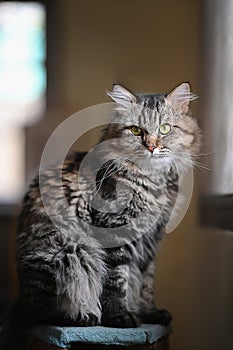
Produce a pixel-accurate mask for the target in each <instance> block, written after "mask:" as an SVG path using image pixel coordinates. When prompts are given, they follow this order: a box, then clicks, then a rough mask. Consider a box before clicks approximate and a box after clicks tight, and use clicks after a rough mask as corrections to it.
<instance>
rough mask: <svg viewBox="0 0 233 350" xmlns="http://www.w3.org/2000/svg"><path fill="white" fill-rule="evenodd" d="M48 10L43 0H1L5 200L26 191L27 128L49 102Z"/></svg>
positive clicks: (0, 130)
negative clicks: (46, 65)
mask: <svg viewBox="0 0 233 350" xmlns="http://www.w3.org/2000/svg"><path fill="white" fill-rule="evenodd" d="M45 16H46V14H45V7H44V6H43V5H42V4H41V3H38V2H22V1H20V2H10V1H8V2H7V1H3V2H1V3H0V164H1V171H0V203H8V204H10V203H15V202H17V201H18V200H19V199H20V197H21V195H22V193H23V191H24V177H25V176H24V154H25V145H24V144H25V140H24V138H25V135H24V130H23V128H24V127H25V126H27V125H30V124H32V123H34V122H35V121H37V120H38V119H39V118H40V117H41V116H42V115H43V112H44V108H45V90H46V69H45V64H44V62H45V56H46V52H45V51H46V45H45Z"/></svg>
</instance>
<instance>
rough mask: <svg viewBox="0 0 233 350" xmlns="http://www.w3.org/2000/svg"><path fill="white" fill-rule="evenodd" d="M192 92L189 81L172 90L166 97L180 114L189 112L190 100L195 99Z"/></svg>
mask: <svg viewBox="0 0 233 350" xmlns="http://www.w3.org/2000/svg"><path fill="white" fill-rule="evenodd" d="M192 96H194V95H193V94H192V93H191V92H190V85H189V83H182V84H180V85H178V86H177V87H176V88H175V89H174V90H172V91H171V92H170V93H169V94H168V95H167V97H166V99H167V102H168V103H169V104H170V105H171V106H172V107H173V108H174V109H175V110H176V111H177V112H178V113H180V114H187V113H188V110H189V102H190V101H191V100H193V99H194V97H192Z"/></svg>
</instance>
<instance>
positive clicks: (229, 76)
mask: <svg viewBox="0 0 233 350" xmlns="http://www.w3.org/2000/svg"><path fill="white" fill-rule="evenodd" d="M204 28H205V38H204V45H203V49H204V56H205V66H204V75H205V81H204V89H203V92H204V93H203V95H204V96H203V97H204V98H203V100H205V103H204V109H203V114H204V115H203V117H204V120H205V123H204V141H205V144H206V152H209V151H212V152H213V155H212V157H211V163H212V165H211V167H212V171H211V173H210V178H211V181H209V183H208V185H207V184H206V186H205V187H206V188H207V196H206V198H205V199H204V211H203V213H204V214H203V216H204V218H203V219H204V222H207V223H209V224H211V225H214V226H219V227H223V228H226V229H233V220H232V210H233V0H224V1H222V0H206V1H205V17H204Z"/></svg>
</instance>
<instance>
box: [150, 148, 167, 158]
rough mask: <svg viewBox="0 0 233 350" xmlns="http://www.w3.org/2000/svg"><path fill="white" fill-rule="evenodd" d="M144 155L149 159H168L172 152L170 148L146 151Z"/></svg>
mask: <svg viewBox="0 0 233 350" xmlns="http://www.w3.org/2000/svg"><path fill="white" fill-rule="evenodd" d="M144 154H145V155H146V156H147V157H148V158H149V157H150V158H167V157H169V155H170V151H169V149H168V148H165V147H164V148H162V149H159V148H154V149H153V150H152V151H151V150H147V149H146V150H145V152H144Z"/></svg>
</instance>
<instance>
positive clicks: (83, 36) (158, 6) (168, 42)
mask: <svg viewBox="0 0 233 350" xmlns="http://www.w3.org/2000/svg"><path fill="white" fill-rule="evenodd" d="M200 5H201V0H200V1H199V0H195V1H193V0H176V1H173V0H168V1H164V0H146V1H144V2H142V1H139V0H125V1H123V0H120V1H113V0H112V1H110V0H108V1H107V0H99V1H94V0H85V1H77V0H66V1H65V0H63V1H61V0H60V1H58V0H57V1H56V5H53V6H52V5H50V6H51V9H52V10H53V12H52V14H51V21H52V23H53V24H54V26H51V24H49V28H50V33H51V32H53V37H51V38H50V41H49V54H50V57H49V61H48V64H49V69H50V70H49V88H51V89H50V92H49V101H48V102H49V110H48V114H47V116H46V118H45V119H44V120H43V122H41V123H40V124H39V125H37V126H36V127H35V128H31V129H30V130H29V131H28V153H27V154H28V155H27V157H28V172H29V173H30V172H31V171H32V168H34V167H35V166H36V165H37V164H38V160H39V158H40V154H41V151H42V150H43V144H44V142H45V141H46V137H48V136H49V134H50V131H51V130H52V129H53V128H54V127H55V126H56V125H58V124H59V123H60V122H61V121H62V120H63V119H64V118H65V117H67V116H68V115H69V114H71V113H72V112H75V111H77V110H79V109H81V108H84V107H87V106H90V105H93V104H96V103H100V102H105V101H107V97H106V96H105V91H106V90H108V89H110V88H111V84H112V83H113V82H120V83H122V84H125V85H126V86H127V87H129V88H130V89H131V90H133V91H136V92H164V91H169V90H170V89H172V88H173V87H175V86H176V85H177V84H179V83H180V82H182V81H190V82H191V85H192V87H193V90H194V92H198V91H199V77H200V74H199V70H200V69H199V67H200V58H201V54H200V34H201V33H200V30H201V29H200V28H201V26H200V24H201V23H200V19H201V6H200ZM55 28H56V29H55ZM51 91H53V93H52V92H51ZM94 142H95V136H91V137H90V138H89V139H88V142H87V144H86V145H85V144H84V145H83V146H84V147H85V146H86V147H87V148H88V147H90V146H91V144H92V143H94ZM208 176H209V173H206V172H201V173H200V174H198V177H197V179H196V184H198V182H199V183H200V182H202V181H203V178H206V177H207V179H208ZM231 244H232V236H231V234H228V233H226V232H212V230H205V229H203V228H201V227H200V226H199V225H198V186H197V185H196V186H195V190H194V197H193V201H192V204H191V206H190V208H189V211H188V212H187V214H186V216H185V218H184V220H183V222H182V224H181V225H180V226H179V228H178V229H177V230H176V231H175V232H174V233H172V234H170V235H169V236H167V238H166V239H165V241H164V243H163V244H162V247H161V252H160V254H159V258H158V264H157V287H156V291H157V298H158V304H159V305H161V306H164V307H167V308H168V309H169V310H170V311H171V312H172V313H173V316H174V333H173V336H172V345H171V350H194V349H195V350H196V349H198V350H219V349H222V350H230V349H232V348H233V341H232V340H231V339H230V336H229V333H228V332H230V326H231V325H232V321H231V317H230V316H231V314H232V311H233V310H232V296H231V295H232V294H233V293H232V288H233V281H232V277H231V276H232V267H231V266H232V257H231V248H230V247H231Z"/></svg>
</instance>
